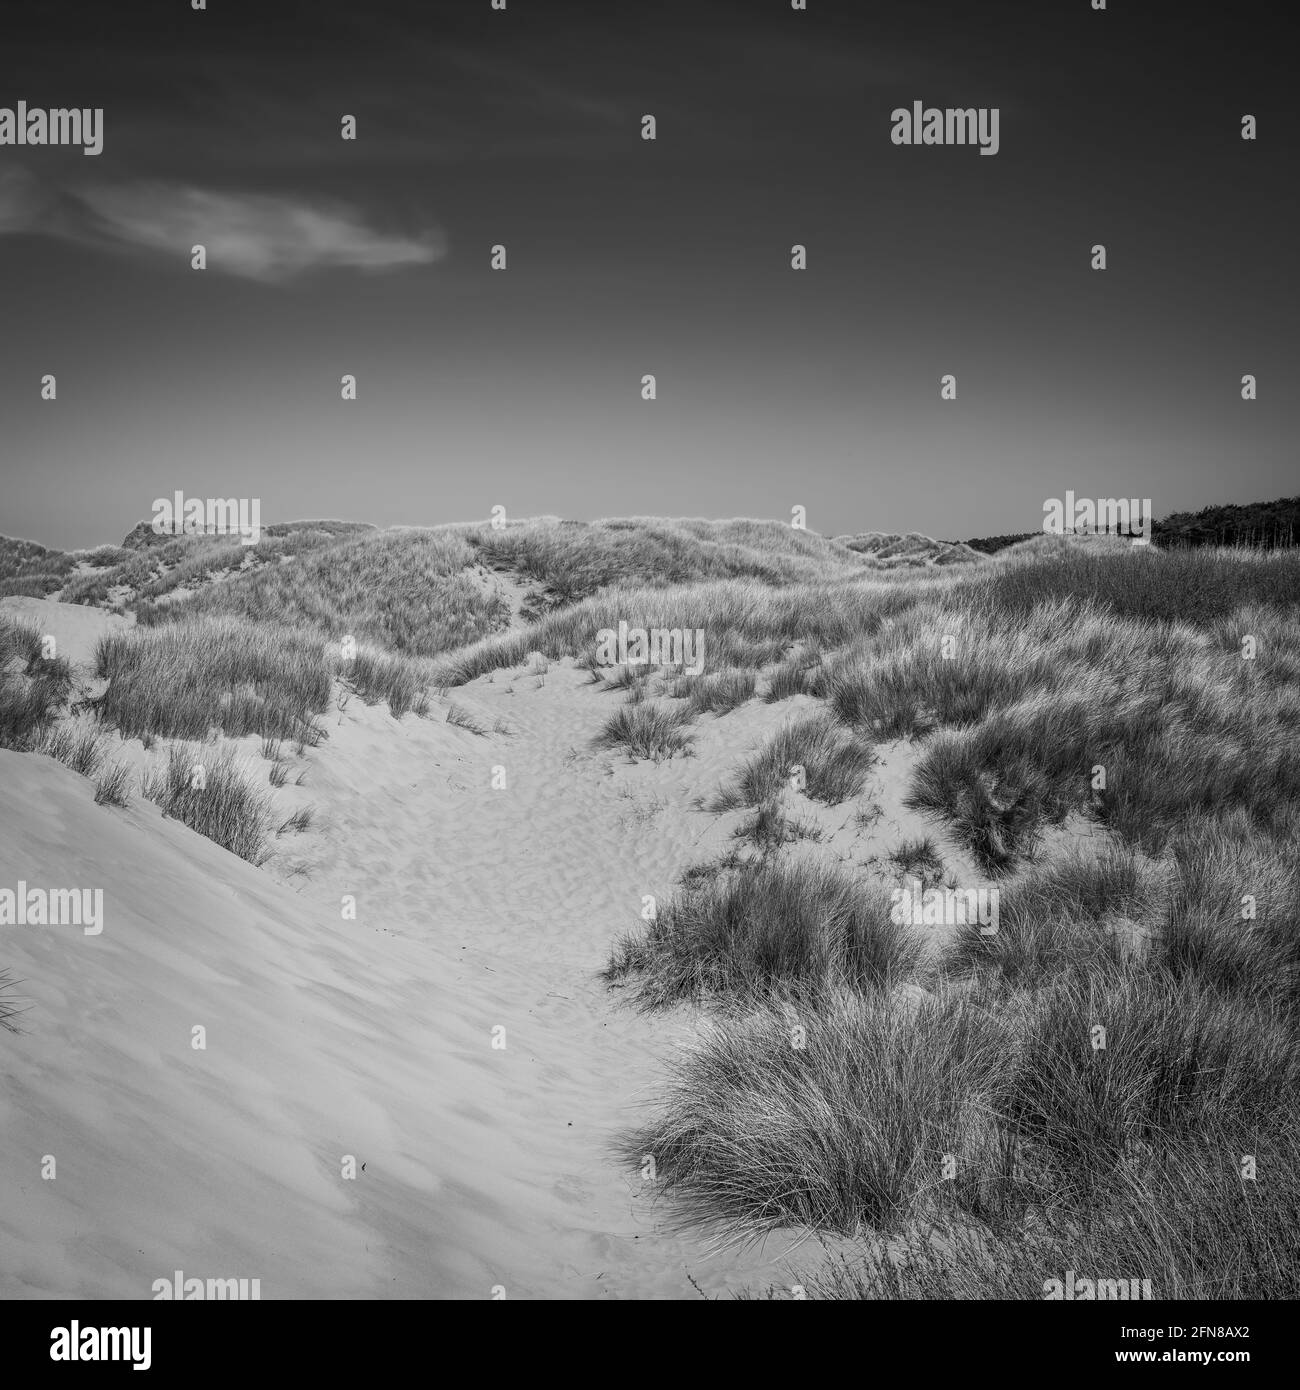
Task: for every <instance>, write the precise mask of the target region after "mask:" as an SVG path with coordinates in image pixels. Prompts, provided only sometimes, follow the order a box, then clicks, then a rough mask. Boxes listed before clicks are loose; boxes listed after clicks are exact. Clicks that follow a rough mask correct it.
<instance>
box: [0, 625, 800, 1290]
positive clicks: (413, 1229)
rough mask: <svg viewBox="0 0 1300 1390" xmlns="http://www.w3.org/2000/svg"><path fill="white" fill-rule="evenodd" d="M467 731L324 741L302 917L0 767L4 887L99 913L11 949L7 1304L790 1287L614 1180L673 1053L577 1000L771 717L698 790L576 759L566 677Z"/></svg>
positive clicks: (488, 696) (711, 827)
mask: <svg viewBox="0 0 1300 1390" xmlns="http://www.w3.org/2000/svg"><path fill="white" fill-rule="evenodd" d="M50 607H54V605H50ZM47 616H48V615H47ZM56 617H57V618H58V619H60V620H62V621H64V622H66V623H67V628H66V631H67V635H68V640H69V641H72V640H74V638H76V636H77V634H80V635H81V637H83V638H85V637H86V636H88V635H89V634H88V633H85V632H82V628H83V627H88V620H89V617H90V614H89V613H88V612H87V613H86V614H84V615H83V614H81V613H79V612H78V611H77V610H67V609H62V610H60V611H59V613H58V614H57V615H56ZM95 617H96V618H97V619H99V620H100V621H101V622H102V621H103V615H99V614H96V615H95ZM83 650H84V647H83ZM456 695H457V700H458V702H459V703H461V704H462V705H465V706H467V707H470V708H473V709H478V710H480V711H481V712H482V713H483V714H484V716H485V718H486V719H488V720H492V719H494V718H496V717H501V718H504V720H505V721H507V723H508V725H509V727H510V729H511V732H510V733H509V734H508V735H507V734H494V735H492V736H490V737H478V736H475V735H474V734H472V733H470V732H467V731H466V730H464V729H460V728H457V727H455V726H453V725H448V724H445V723H441V722H434V721H421V720H415V719H410V718H408V719H407V720H405V721H403V722H402V723H401V724H400V725H399V724H397V723H396V722H395V721H393V720H392V719H391V718H390V717H389V716H388V715H387V713H386V712H384V711H383V710H381V709H378V708H367V707H365V706H360V707H359V708H354V707H351V706H350V707H349V709H348V710H347V711H346V712H345V713H344V714H342V715H338V714H336V715H335V717H334V718H335V721H337V722H333V721H332V723H331V728H330V733H331V737H330V739H329V741H328V742H327V743H326V744H324V745H322V747H321V748H320V749H318V750H316V751H314V752H312V753H310V754H309V755H308V760H309V761H310V763H311V769H310V779H309V784H308V786H307V787H306V788H303V789H297V788H295V789H293V790H294V792H295V794H296V795H297V796H298V797H299V799H300V800H301V799H302V798H303V797H305V796H307V795H310V798H311V799H312V800H313V801H314V802H315V803H316V804H317V805H319V806H322V807H323V808H326V816H325V819H324V820H323V821H322V822H321V828H320V831H319V833H318V835H317V836H316V838H315V841H314V844H309V845H307V846H306V847H305V852H306V853H308V854H309V855H314V857H315V860H316V867H315V868H314V869H313V871H312V872H311V874H310V875H309V876H305V877H304V876H300V877H299V878H298V879H297V880H296V882H295V886H289V885H288V884H286V883H280V882H276V881H275V879H274V877H273V876H272V875H271V874H268V873H267V872H263V871H259V870H256V869H254V868H252V867H251V866H250V865H248V864H246V863H244V862H243V861H241V860H239V859H237V858H235V857H234V856H232V855H230V854H228V853H226V852H225V851H223V850H222V849H220V848H219V847H218V846H216V845H214V844H212V843H211V842H209V841H207V840H205V839H203V838H201V837H200V836H198V835H196V834H194V833H192V832H191V831H190V830H188V829H187V828H186V827H185V826H183V825H181V824H179V823H177V822H175V821H172V820H166V819H164V818H163V817H162V816H161V815H160V813H159V811H158V810H157V808H156V807H154V806H152V805H151V804H149V803H147V802H144V801H141V800H139V799H137V800H136V801H135V802H134V803H133V804H132V806H131V807H130V808H129V809H127V810H121V809H111V808H104V807H98V806H96V805H95V804H94V802H93V789H92V786H91V784H90V783H89V782H88V781H86V780H85V779H82V778H80V777H78V776H76V775H75V774H73V773H72V772H70V771H68V770H67V769H66V768H64V767H62V766H61V765H59V764H57V763H55V762H54V761H53V760H51V759H48V758H44V757H40V756H37V755H20V754H16V753H11V752H3V751H0V781H2V782H3V784H4V787H5V798H4V806H5V808H6V809H5V812H4V818H5V827H4V835H3V840H2V845H3V847H2V848H0V884H3V885H5V886H9V887H13V886H15V885H16V883H17V881H18V880H25V881H26V882H27V883H28V884H30V885H41V886H50V887H54V886H59V887H102V888H103V889H104V897H105V926H104V930H103V932H102V934H101V935H99V936H96V937H89V936H85V935H83V934H82V933H81V932H79V931H78V929H77V928H76V927H72V926H67V927H10V928H7V929H5V932H4V936H3V946H4V959H3V962H2V963H3V964H5V965H7V966H8V967H10V968H11V969H12V971H13V973H14V975H15V976H16V977H17V978H19V979H21V980H22V981H23V983H22V984H21V986H20V993H21V995H22V996H23V998H24V999H25V1000H26V1001H27V1002H28V1003H29V1004H30V1006H31V1007H30V1008H29V1010H28V1011H27V1012H26V1013H25V1014H24V1015H23V1017H22V1019H21V1023H22V1027H23V1032H22V1034H21V1036H18V1037H14V1038H11V1039H9V1040H8V1041H7V1045H8V1046H10V1047H11V1048H12V1049H13V1061H12V1066H11V1068H10V1071H11V1075H12V1076H13V1077H14V1078H15V1080H13V1081H12V1082H11V1084H10V1086H9V1087H8V1088H7V1098H6V1102H5V1106H4V1114H3V1125H0V1148H2V1149H3V1157H2V1159H0V1172H2V1173H3V1174H4V1181H5V1183H6V1184H7V1185H9V1187H10V1190H9V1191H8V1192H7V1193H6V1194H5V1199H4V1201H3V1203H0V1210H2V1211H3V1218H2V1220H3V1231H4V1238H5V1244H6V1250H7V1251H8V1258H7V1259H6V1261H5V1267H4V1276H3V1292H4V1293H5V1295H6V1296H9V1297H15V1296H73V1295H76V1296H99V1297H103V1296H117V1297H128V1298H132V1297H149V1296H150V1291H151V1285H152V1282H153V1280H155V1279H158V1278H162V1277H165V1276H168V1275H170V1273H171V1272H172V1271H173V1270H174V1269H178V1268H179V1269H183V1270H185V1271H186V1272H187V1273H194V1274H197V1275H200V1276H236V1275H237V1276H243V1277H250V1278H252V1277H256V1278H259V1279H260V1280H261V1281H262V1296H263V1297H264V1298H271V1297H290V1296H307V1297H311V1296H320V1297H324V1296H332V1297H338V1296H384V1297H394V1296H396V1297H429V1296H438V1297H480V1298H482V1297H489V1296H491V1291H492V1289H493V1287H494V1286H496V1285H501V1286H504V1288H505V1290H506V1293H507V1296H508V1297H539V1296H545V1297H583V1298H590V1297H632V1296H636V1297H655V1296H669V1297H675V1296H685V1297H693V1296H695V1295H694V1293H693V1291H692V1287H691V1284H690V1281H689V1280H688V1278H687V1275H688V1273H689V1274H690V1275H691V1276H692V1277H693V1278H694V1280H695V1281H696V1282H697V1283H698V1284H699V1285H700V1287H701V1288H703V1289H705V1290H706V1291H710V1292H721V1291H723V1290H725V1289H729V1288H738V1287H741V1286H743V1285H746V1284H752V1283H754V1282H762V1281H764V1280H768V1279H775V1280H778V1281H779V1280H780V1278H781V1277H782V1268H781V1260H780V1256H781V1255H782V1254H784V1252H785V1250H786V1248H787V1247H788V1245H789V1244H790V1243H791V1241H793V1239H794V1237H793V1235H792V1236H791V1238H790V1240H789V1241H780V1240H775V1241H772V1240H770V1241H769V1242H768V1244H767V1248H766V1250H764V1251H757V1250H752V1249H751V1250H748V1251H743V1252H737V1251H735V1250H731V1251H727V1252H724V1253H721V1254H715V1253H712V1252H711V1251H710V1249H709V1247H708V1245H707V1243H706V1242H705V1241H704V1240H703V1239H702V1238H700V1237H698V1236H691V1237H682V1236H676V1235H671V1234H668V1233H666V1232H665V1231H664V1230H663V1229H661V1225H660V1218H661V1215H662V1213H661V1211H660V1209H659V1208H657V1207H656V1206H655V1205H654V1203H653V1201H652V1200H651V1198H650V1195H649V1193H648V1192H646V1191H642V1190H640V1184H639V1182H638V1180H637V1178H636V1176H635V1174H633V1175H632V1176H631V1177H628V1176H626V1175H625V1174H624V1172H623V1171H621V1170H620V1168H619V1167H618V1166H617V1165H616V1164H615V1163H613V1162H612V1161H611V1157H610V1153H609V1150H608V1146H609V1144H610V1142H611V1140H612V1139H613V1138H614V1137H615V1135H616V1133H617V1132H618V1131H619V1130H620V1129H621V1128H623V1127H625V1126H626V1125H628V1124H629V1123H631V1122H634V1121H635V1120H636V1119H637V1117H638V1114H639V1112H640V1110H641V1108H642V1107H643V1105H644V1103H645V1101H646V1099H647V1096H648V1094H649V1093H650V1091H651V1090H652V1089H653V1088H654V1086H655V1084H656V1082H657V1081H658V1079H659V1077H660V1075H661V1065H662V1054H663V1052H664V1050H665V1048H666V1047H668V1046H670V1045H671V1043H672V1041H673V1039H674V1037H683V1038H684V1037H685V1036H686V1035H687V1033H688V1032H689V1030H690V1029H691V1027H692V1026H693V1025H692V1024H691V1023H690V1022H689V1020H687V1019H683V1020H681V1021H679V1022H678V1023H676V1024H670V1025H668V1026H665V1025H664V1024H663V1023H662V1022H655V1023H651V1022H649V1021H647V1020H645V1019H644V1018H641V1017H639V1016H637V1015H636V1014H635V1013H633V1011H631V1010H630V1009H624V1008H619V1007H618V1003H617V995H614V996H613V997H612V999H611V996H610V995H609V994H608V992H607V991H606V989H605V987H604V986H603V985H601V984H600V983H598V982H597V981H596V980H595V978H594V973H595V971H597V970H598V969H599V968H600V967H601V966H602V965H603V964H604V961H605V957H606V954H607V951H608V948H609V944H610V942H611V940H612V939H613V937H614V936H615V935H616V934H617V933H618V932H620V931H622V930H624V929H626V928H627V927H628V926H631V925H633V924H634V923H635V922H636V920H637V913H638V911H639V909H640V905H641V899H642V895H643V894H645V893H654V894H658V895H666V894H667V893H668V892H669V891H670V889H671V886H672V883H673V881H674V878H675V877H676V874H677V873H678V872H679V871H680V869H681V868H682V867H683V866H684V865H685V864H686V863H688V862H692V861H693V860H694V859H695V858H697V857H700V858H702V857H705V856H706V855H707V854H708V853H710V852H711V850H713V849H716V846H717V844H718V843H719V842H720V841H721V840H722V839H725V837H726V833H727V830H726V824H725V818H723V820H722V821H718V820H716V819H715V818H714V817H712V816H708V815H702V814H700V813H699V812H695V811H692V810H691V809H690V806H689V797H690V796H693V795H694V794H695V793H696V792H698V791H701V790H707V789H709V788H710V787H711V785H713V784H714V783H716V782H717V781H718V780H720V779H721V778H722V777H723V776H724V775H725V774H726V773H727V772H728V771H729V770H730V768H731V766H732V764H733V763H734V761H735V760H736V758H737V756H738V755H739V754H740V753H741V752H743V751H744V749H745V748H746V747H747V746H750V745H753V744H756V743H757V742H758V741H760V740H761V737H762V736H763V733H764V732H765V731H766V730H767V729H769V728H771V727H774V726H775V724H776V723H777V722H779V720H780V719H781V718H783V717H788V713H789V712H788V710H787V711H784V712H783V711H782V710H780V709H777V708H775V707H768V706H752V707H750V708H749V709H746V710H742V711H740V712H738V713H737V714H736V715H733V716H730V717H729V718H728V719H727V720H726V721H725V722H717V721H705V722H706V724H710V725H711V727H710V728H708V729H706V730H705V732H704V734H703V736H702V738H701V745H702V748H701V752H702V756H701V757H699V758H693V759H689V760H682V759H677V760H674V761H673V762H671V763H663V764H659V765H649V764H638V765H632V764H629V763H627V762H626V761H624V760H621V759H620V758H619V757H617V756H615V755H611V754H597V753H594V752H592V751H591V750H590V746H589V745H590V741H591V735H592V733H593V732H594V730H595V728H596V727H598V725H599V723H600V721H601V720H602V718H603V717H604V716H605V715H606V714H607V713H608V711H609V710H610V709H611V708H612V706H613V702H614V701H615V700H616V699H617V698H618V697H616V696H613V695H610V694H608V693H602V692H601V691H599V690H598V689H596V688H594V687H592V686H590V685H587V684H585V683H584V679H583V676H582V673H580V672H578V671H575V670H573V669H571V668H570V667H568V666H567V665H566V666H564V667H559V668H553V669H552V670H551V671H550V672H549V673H548V674H546V675H545V676H544V677H543V676H537V675H529V674H525V673H518V674H516V675H515V676H514V677H513V678H511V676H510V675H509V673H505V672H500V673H497V674H496V676H495V677H485V678H482V679H481V680H480V681H478V682H475V684H474V685H473V686H471V687H467V688H466V689H464V690H463V691H458V692H456ZM354 705H355V702H354ZM246 742H248V743H249V745H250V748H249V751H250V752H251V751H252V749H251V744H252V742H253V741H251V740H250V741H246ZM494 766H495V767H504V768H505V770H506V779H507V785H506V788H505V789H500V790H494V789H493V788H492V786H491V780H492V769H493V767H494ZM308 838H309V839H310V838H311V837H308ZM344 894H352V895H355V897H356V899H357V904H358V913H357V920H355V921H347V920H343V918H342V915H341V909H340V901H341V898H342V896H343V895H344ZM196 1026H202V1027H203V1028H204V1029H205V1030H206V1034H207V1038H206V1050H202V1051H196V1050H194V1049H193V1048H192V1047H191V1037H192V1034H191V1030H192V1029H193V1028H194V1027H196ZM495 1028H504V1029H505V1041H506V1046H505V1048H504V1050H496V1049H494V1048H493V1046H492V1037H493V1029H495ZM46 1154H52V1155H53V1156H54V1158H55V1159H56V1161H57V1164H58V1167H57V1177H56V1178H55V1179H54V1180H53V1181H43V1180H42V1178H41V1176H40V1173H41V1164H42V1161H43V1156H44V1155H46ZM348 1154H352V1155H355V1157H356V1161H357V1164H358V1174H357V1177H356V1179H355V1180H345V1179H344V1178H343V1177H342V1176H341V1165H342V1163H343V1159H344V1155H348ZM362 1163H364V1164H365V1168H364V1170H360V1168H359V1165H360V1164H362ZM21 1174H27V1175H28V1176H27V1178H26V1180H23V1179H22V1178H20V1177H19V1176H18V1175H21ZM15 1185H16V1189H17V1190H14V1187H15Z"/></svg>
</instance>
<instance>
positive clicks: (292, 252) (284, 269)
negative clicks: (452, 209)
mask: <svg viewBox="0 0 1300 1390" xmlns="http://www.w3.org/2000/svg"><path fill="white" fill-rule="evenodd" d="M6 233H8V234H15V233H22V234H28V235H36V236H47V237H53V238H56V239H61V240H65V241H73V242H77V243H79V244H82V245H91V246H98V247H101V248H103V249H117V250H123V249H125V250H131V249H134V250H137V251H143V252H146V253H153V254H155V255H160V256H163V255H165V256H167V257H169V258H171V259H174V260H176V261H178V262H179V263H181V264H187V263H188V261H189V258H190V254H191V248H192V247H194V246H198V245H201V246H203V247H205V248H206V253H207V266H208V269H209V270H213V271H216V272H218V273H224V274H227V275H234V276H239V277H241V278H243V279H249V280H259V281H264V282H267V283H277V282H282V281H287V280H292V279H295V278H296V277H298V276H301V275H305V274H307V273H309V272H312V271H324V270H340V269H343V270H360V271H383V270H395V269H400V268H402V267H409V266H417V265H429V264H432V263H433V262H434V261H438V260H441V259H442V257H443V256H444V255H445V254H446V242H445V239H444V237H443V235H442V233H441V231H440V230H438V229H436V228H433V229H426V230H424V231H422V232H421V233H419V234H418V235H409V234H398V233H394V232H388V231H383V230H381V229H379V228H376V227H374V226H372V225H371V224H370V222H369V221H368V219H367V218H366V216H365V214H364V213H363V212H362V211H361V210H360V209H358V208H356V207H355V206H353V205H351V204H349V203H346V202H342V201H339V200H322V199H312V198H306V197H289V196H282V195H272V194H266V193H240V192H230V191H225V190H222V191H218V190H213V189H205V188H197V187H193V186H189V185H180V184H171V183H165V182H159V181H146V182H132V183H124V184H100V185H91V186H88V187H84V188H80V189H78V190H76V191H75V192H73V191H64V190H55V189H52V188H49V187H47V186H43V185H42V184H41V183H40V182H39V181H38V180H36V179H35V178H33V177H32V176H31V175H29V174H25V173H23V172H21V171H16V170H15V171H10V172H9V173H8V175H6V176H5V177H4V178H3V179H0V235H3V234H6Z"/></svg>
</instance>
